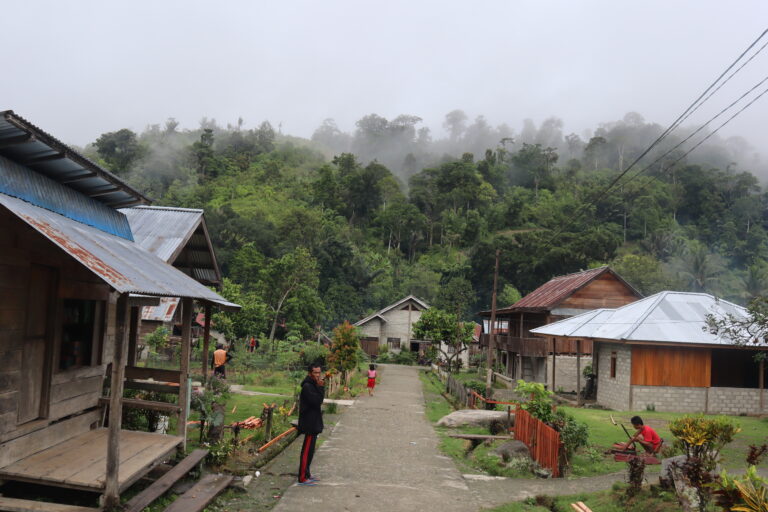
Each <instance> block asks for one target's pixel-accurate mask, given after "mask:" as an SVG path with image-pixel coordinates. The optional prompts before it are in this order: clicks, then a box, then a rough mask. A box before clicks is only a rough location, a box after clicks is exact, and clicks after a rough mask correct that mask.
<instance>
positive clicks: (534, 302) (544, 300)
mask: <svg viewBox="0 0 768 512" xmlns="http://www.w3.org/2000/svg"><path fill="white" fill-rule="evenodd" d="M608 270H609V268H608V267H600V268H594V269H591V270H585V271H583V272H576V273H575V274H567V275H564V276H557V277H555V278H553V279H550V280H549V281H547V282H546V283H544V284H543V285H541V286H539V287H538V288H536V289H535V290H533V291H532V292H531V293H529V294H528V295H526V296H525V297H523V298H522V299H520V300H519V301H517V302H515V303H514V304H513V305H511V306H509V307H507V308H504V311H507V310H508V311H515V310H521V309H531V308H535V309H542V310H545V309H551V308H553V307H554V306H557V305H558V304H559V303H560V302H562V301H563V300H564V299H565V298H567V297H568V296H569V295H571V294H572V293H574V292H576V291H577V290H579V289H580V288H582V287H583V286H584V285H586V284H587V283H589V282H590V281H592V280H593V279H595V278H597V277H598V276H599V275H601V274H603V273H605V272H607V271H608ZM497 314H498V313H497Z"/></svg>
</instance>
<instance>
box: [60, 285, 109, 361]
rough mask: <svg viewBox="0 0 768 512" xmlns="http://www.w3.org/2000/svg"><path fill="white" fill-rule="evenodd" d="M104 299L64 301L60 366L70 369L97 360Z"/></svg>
mask: <svg viewBox="0 0 768 512" xmlns="http://www.w3.org/2000/svg"><path fill="white" fill-rule="evenodd" d="M102 311H103V302H101V301H96V300H79V299H66V300H64V317H63V325H62V329H61V347H60V349H59V369H60V370H70V369H74V368H79V367H81V366H91V365H94V364H97V363H98V348H99V340H100V337H101V323H102Z"/></svg>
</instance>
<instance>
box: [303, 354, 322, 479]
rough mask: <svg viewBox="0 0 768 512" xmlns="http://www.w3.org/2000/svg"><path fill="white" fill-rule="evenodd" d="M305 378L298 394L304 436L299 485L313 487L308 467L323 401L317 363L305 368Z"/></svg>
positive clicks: (315, 439) (318, 430)
mask: <svg viewBox="0 0 768 512" xmlns="http://www.w3.org/2000/svg"><path fill="white" fill-rule="evenodd" d="M307 370H308V372H307V376H306V377H305V378H304V380H303V381H302V383H301V393H300V394H299V428H298V430H299V434H304V443H303V444H302V446H301V454H300V456H299V485H315V482H316V481H317V478H313V477H312V473H311V472H310V469H309V468H310V466H311V464H312V458H313V457H314V455H315V443H316V442H317V436H318V434H320V433H321V432H322V431H323V411H322V410H321V406H322V405H323V399H324V398H325V381H324V380H323V372H322V370H321V368H320V365H319V364H318V363H312V364H310V365H309V368H307Z"/></svg>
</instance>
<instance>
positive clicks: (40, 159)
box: [21, 153, 67, 166]
mask: <svg viewBox="0 0 768 512" xmlns="http://www.w3.org/2000/svg"><path fill="white" fill-rule="evenodd" d="M66 157H67V156H66V155H65V154H64V153H54V154H52V155H45V156H33V157H29V158H25V159H23V160H21V163H22V165H28V166H29V165H37V164H42V163H45V162H53V161H56V160H63V159H65V158H66Z"/></svg>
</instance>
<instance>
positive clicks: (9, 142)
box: [0, 133, 35, 149]
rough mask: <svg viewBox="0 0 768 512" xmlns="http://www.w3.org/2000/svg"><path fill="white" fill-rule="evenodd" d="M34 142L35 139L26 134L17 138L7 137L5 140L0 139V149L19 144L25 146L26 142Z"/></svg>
mask: <svg viewBox="0 0 768 512" xmlns="http://www.w3.org/2000/svg"><path fill="white" fill-rule="evenodd" d="M34 141H35V138H34V137H33V136H32V135H30V134H28V133H26V134H24V135H19V136H17V137H8V138H6V139H0V149H2V148H7V147H11V146H16V145H19V144H27V143H28V142H34Z"/></svg>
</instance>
